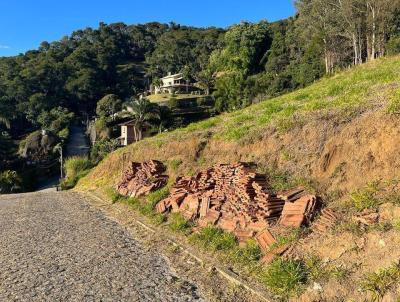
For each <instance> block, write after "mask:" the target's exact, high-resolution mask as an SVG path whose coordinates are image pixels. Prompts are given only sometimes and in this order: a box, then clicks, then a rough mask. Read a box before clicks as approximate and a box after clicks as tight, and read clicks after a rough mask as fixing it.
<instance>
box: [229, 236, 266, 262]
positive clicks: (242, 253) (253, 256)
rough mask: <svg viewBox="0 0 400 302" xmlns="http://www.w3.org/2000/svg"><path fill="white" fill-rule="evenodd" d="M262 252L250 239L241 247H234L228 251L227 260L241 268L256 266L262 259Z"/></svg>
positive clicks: (254, 241) (255, 242)
mask: <svg viewBox="0 0 400 302" xmlns="http://www.w3.org/2000/svg"><path fill="white" fill-rule="evenodd" d="M262 255H263V253H262V251H261V249H260V246H259V245H258V243H257V241H256V240H254V239H251V240H249V241H247V242H246V244H245V245H244V246H242V247H239V246H235V247H234V248H232V249H231V250H230V251H229V254H228V257H229V258H228V259H229V261H233V262H234V263H237V264H239V265H242V266H249V265H258V262H259V261H260V259H261V258H262Z"/></svg>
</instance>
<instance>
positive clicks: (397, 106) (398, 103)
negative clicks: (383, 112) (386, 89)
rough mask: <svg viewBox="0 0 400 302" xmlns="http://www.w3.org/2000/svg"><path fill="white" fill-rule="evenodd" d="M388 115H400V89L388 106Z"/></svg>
mask: <svg viewBox="0 0 400 302" xmlns="http://www.w3.org/2000/svg"><path fill="white" fill-rule="evenodd" d="M388 113H391V114H400V89H398V90H397V91H396V93H395V94H394V95H393V96H392V98H391V100H390V103H389V106H388Z"/></svg>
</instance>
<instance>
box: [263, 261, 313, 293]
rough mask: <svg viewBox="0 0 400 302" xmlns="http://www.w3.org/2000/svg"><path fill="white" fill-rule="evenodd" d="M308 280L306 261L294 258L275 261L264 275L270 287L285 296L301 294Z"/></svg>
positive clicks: (266, 283)
mask: <svg viewBox="0 0 400 302" xmlns="http://www.w3.org/2000/svg"><path fill="white" fill-rule="evenodd" d="M307 280H308V271H307V267H306V266H305V264H304V262H302V261H300V260H292V259H289V260H283V259H278V260H276V261H274V262H273V263H272V264H271V265H269V266H268V267H267V268H266V269H265V271H264V273H263V275H262V281H263V282H264V283H265V285H266V286H267V287H268V289H269V290H270V291H271V292H273V293H274V294H276V295H278V296H280V297H284V298H289V297H292V296H294V295H297V294H299V293H300V292H301V290H302V287H303V286H304V285H305V284H306V283H307Z"/></svg>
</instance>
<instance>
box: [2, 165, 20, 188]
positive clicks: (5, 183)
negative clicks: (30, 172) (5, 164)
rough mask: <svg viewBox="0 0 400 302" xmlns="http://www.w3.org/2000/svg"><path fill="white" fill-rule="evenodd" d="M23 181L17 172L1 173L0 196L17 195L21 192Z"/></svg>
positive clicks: (7, 171)
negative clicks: (16, 193)
mask: <svg viewBox="0 0 400 302" xmlns="http://www.w3.org/2000/svg"><path fill="white" fill-rule="evenodd" d="M21 185H22V180H21V178H20V177H19V175H18V174H17V172H16V171H11V170H6V171H3V172H1V173H0V194H6V193H15V192H18V191H20V190H21Z"/></svg>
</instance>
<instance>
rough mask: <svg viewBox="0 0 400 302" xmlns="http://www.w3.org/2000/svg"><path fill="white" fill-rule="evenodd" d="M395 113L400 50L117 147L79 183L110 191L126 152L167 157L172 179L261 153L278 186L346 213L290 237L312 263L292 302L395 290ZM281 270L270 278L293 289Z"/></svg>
mask: <svg viewBox="0 0 400 302" xmlns="http://www.w3.org/2000/svg"><path fill="white" fill-rule="evenodd" d="M398 114H400V57H393V58H385V59H381V60H377V61H375V62H371V63H368V64H365V65H363V66H359V67H357V68H354V69H352V70H348V71H344V72H341V73H339V74H337V75H335V76H332V77H330V78H325V79H323V80H321V81H318V82H316V83H315V84H314V85H312V86H310V87H308V88H305V89H302V90H298V91H296V92H294V93H290V94H287V95H284V96H281V97H278V98H275V99H272V100H268V101H265V102H262V103H259V104H256V105H253V106H251V107H249V108H246V109H244V110H240V111H237V112H234V113H230V114H224V115H221V116H218V117H215V118H212V119H208V120H205V121H203V122H200V123H196V124H192V125H190V126H189V127H187V128H185V129H181V130H178V131H174V132H171V133H164V134H162V135H158V136H156V137H153V138H149V139H145V140H143V141H141V142H140V143H137V144H134V145H131V146H128V147H126V148H124V149H120V150H118V151H117V152H114V153H113V154H110V155H109V156H108V157H107V158H106V159H105V160H104V161H103V162H101V163H100V164H99V166H98V167H96V168H95V169H94V170H93V171H92V172H91V173H90V174H89V175H88V176H87V177H85V178H84V179H82V180H81V181H80V182H79V184H78V189H80V190H95V191H97V192H99V193H102V192H106V190H107V189H109V188H112V187H113V186H115V184H116V182H117V181H118V180H119V178H120V177H121V174H122V171H123V170H124V165H125V166H126V163H127V162H128V161H129V160H134V161H139V162H141V161H144V160H150V159H157V160H161V161H163V162H164V163H165V164H166V165H167V166H168V171H167V172H168V174H169V175H170V176H171V178H172V179H173V176H177V175H182V174H184V175H190V174H193V173H195V172H196V171H198V170H200V169H203V168H206V167H210V166H212V165H213V164H215V163H221V162H222V163H232V162H235V161H246V162H247V161H251V162H255V163H256V164H257V166H258V169H259V171H260V172H267V173H268V175H269V177H270V183H271V184H272V185H273V186H274V187H275V189H276V190H280V189H285V188H288V187H293V186H295V185H298V184H302V185H306V186H308V187H309V189H310V190H311V189H314V190H316V191H318V192H319V193H320V194H321V195H322V197H323V201H324V207H328V208H331V209H333V210H334V211H336V213H338V215H339V216H340V220H339V221H337V223H335V225H334V227H333V228H331V229H330V230H329V231H327V232H325V233H322V234H320V233H317V232H312V230H313V227H314V226H315V224H312V225H311V228H308V229H307V228H306V229H305V230H304V232H303V233H302V235H301V236H300V237H301V239H300V240H299V239H293V238H292V239H290V238H291V237H290V236H289V237H284V240H283V242H291V244H292V246H293V248H294V249H293V251H292V252H291V253H292V255H291V257H296V258H298V259H302V261H303V263H304V265H305V266H304V267H307V279H308V281H307V282H308V283H307V284H308V285H307V284H303V283H304V282H303V281H301V280H300V281H299V280H297V281H296V282H298V283H299V284H297V283H296V282H294V284H295V285H294V288H295V291H296V290H297V289H298V287H297V286H300V290H299V291H298V293H301V292H303V294H302V295H301V296H300V297H298V296H296V295H294V298H293V299H294V301H342V300H343V299H344V298H347V299H354V301H364V300H365V299H369V300H373V299H374V298H379V297H382V296H383V295H386V299H390V298H393V297H396V296H398V295H400V287H398V288H397V291H396V287H397V286H398V281H399V280H400V266H397V265H396V266H393V265H392V264H393V263H397V262H398V261H399V259H400V250H399V249H398V246H399V244H400V241H399V240H400V239H399V236H398V232H399V231H400V207H399V205H400V190H399V188H400V186H399V184H400V183H399V179H398V177H399V172H398V171H399V166H400V157H399V156H398V142H399V141H400V118H399V115H398ZM377 180H381V182H379V183H378V182H375V181H377ZM371 182H373V183H371ZM367 184H368V186H366V185H367ZM364 209H367V211H368V212H365V211H363V210H364ZM357 215H358V216H357ZM359 215H361V221H363V222H360V220H357V217H359ZM363 215H364V216H363ZM363 217H364V218H363ZM365 217H366V218H365ZM374 217H375V218H374ZM377 217H379V218H377ZM366 219H371V221H370V222H369V221H367V220H366ZM310 232H311V233H310ZM277 263H278V266H279V262H277ZM380 269H384V270H381V271H380ZM267 270H268V267H267ZM280 273H282V272H273V274H272V276H273V278H275V276H276V274H280ZM282 278H283V277H281V279H278V280H281V281H282V282H280V281H279V282H278V281H276V282H275V283H273V284H272V285H271V283H268V280H267V281H265V282H266V285H267V287H268V288H269V289H270V290H272V291H274V287H277V288H278V291H280V292H281V293H282V291H283V292H288V291H287V290H286V287H285V282H284V279H282ZM314 282H315V283H314ZM396 282H397V283H396ZM292 285H293V284H292ZM307 286H308V288H307V289H306V290H304V289H305V288H306V287H307ZM276 290H277V289H276V288H275V292H276ZM288 293H289V292H288ZM292 294H293V289H292V291H291V292H290V295H292ZM387 301H391V300H387ZM393 301H395V300H393Z"/></svg>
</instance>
